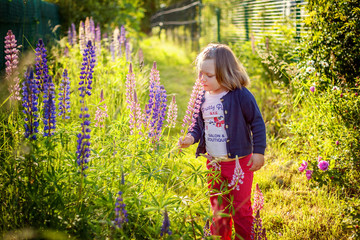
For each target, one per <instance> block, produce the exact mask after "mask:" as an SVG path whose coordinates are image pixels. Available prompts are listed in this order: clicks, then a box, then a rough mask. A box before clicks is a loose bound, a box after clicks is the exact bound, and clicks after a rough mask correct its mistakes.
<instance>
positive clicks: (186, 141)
mask: <svg viewBox="0 0 360 240" xmlns="http://www.w3.org/2000/svg"><path fill="white" fill-rule="evenodd" d="M194 141H195V139H194V137H193V136H191V135H190V134H188V135H186V136H185V137H184V138H183V139H181V138H180V139H179V146H180V148H187V147H189V146H190V145H192V144H193V143H194Z"/></svg>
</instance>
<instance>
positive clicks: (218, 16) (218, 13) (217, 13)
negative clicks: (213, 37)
mask: <svg viewBox="0 0 360 240" xmlns="http://www.w3.org/2000/svg"><path fill="white" fill-rule="evenodd" d="M215 12H216V19H217V41H218V42H221V36H220V18H221V10H220V8H216V9H215Z"/></svg>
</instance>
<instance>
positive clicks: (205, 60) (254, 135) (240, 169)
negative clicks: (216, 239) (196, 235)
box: [179, 44, 266, 240]
mask: <svg viewBox="0 0 360 240" xmlns="http://www.w3.org/2000/svg"><path fill="white" fill-rule="evenodd" d="M196 60H197V61H196V62H197V69H198V71H199V78H200V80H201V83H202V84H203V86H204V90H205V94H204V95H203V97H202V99H201V106H200V111H199V114H198V116H197V118H196V123H195V126H194V127H193V129H192V130H191V131H189V132H188V134H187V135H186V137H185V138H183V139H180V140H179V145H180V147H181V148H186V147H189V146H190V145H191V144H194V143H197V142H199V145H198V147H197V150H196V156H197V157H198V156H199V155H202V156H205V157H206V158H207V168H208V169H209V170H212V174H211V175H210V180H209V189H210V190H211V195H210V202H211V207H212V210H213V213H214V218H213V222H212V225H211V227H210V229H211V233H212V235H218V236H221V239H223V240H227V239H231V234H232V233H231V232H232V221H234V225H235V233H236V234H235V236H236V238H235V239H245V240H248V239H251V234H252V233H251V230H252V224H253V216H252V208H251V200H250V198H251V188H252V182H253V172H254V171H257V170H259V169H260V168H261V167H262V166H263V165H264V152H265V148H266V131H265V124H264V120H263V118H262V116H261V113H260V110H259V107H258V105H257V103H256V101H255V98H254V96H253V95H252V94H251V93H250V91H249V90H248V89H247V88H246V86H247V85H248V84H249V82H250V80H249V77H248V75H247V73H246V71H245V69H244V68H243V67H242V65H241V64H240V63H239V61H238V60H237V58H236V57H235V55H234V53H233V52H232V51H231V49H230V48H229V47H228V46H226V45H223V44H209V45H208V46H207V47H206V48H205V49H204V50H203V51H202V52H201V53H200V54H199V55H198V57H197V59H196ZM217 173H220V174H217ZM224 186H225V187H224ZM219 212H222V213H226V214H228V215H229V216H231V217H221V215H219V214H218V213H219ZM222 216H224V215H222Z"/></svg>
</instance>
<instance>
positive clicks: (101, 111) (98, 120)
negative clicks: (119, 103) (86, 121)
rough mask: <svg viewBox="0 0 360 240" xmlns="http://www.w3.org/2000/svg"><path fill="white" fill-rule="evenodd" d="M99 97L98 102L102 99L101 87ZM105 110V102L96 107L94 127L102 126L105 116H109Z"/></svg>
mask: <svg viewBox="0 0 360 240" xmlns="http://www.w3.org/2000/svg"><path fill="white" fill-rule="evenodd" d="M100 99H101V100H100V104H101V103H102V102H103V101H104V94H103V90H102V89H101V94H100ZM107 112H108V108H107V106H106V104H105V103H104V104H101V105H100V106H98V107H97V109H96V113H95V127H104V124H103V123H104V121H105V118H107V117H109V115H108V114H107Z"/></svg>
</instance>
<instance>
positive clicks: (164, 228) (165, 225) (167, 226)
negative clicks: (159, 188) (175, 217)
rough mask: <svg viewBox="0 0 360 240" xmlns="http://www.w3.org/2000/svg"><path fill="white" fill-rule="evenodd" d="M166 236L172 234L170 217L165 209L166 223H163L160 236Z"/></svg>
mask: <svg viewBox="0 0 360 240" xmlns="http://www.w3.org/2000/svg"><path fill="white" fill-rule="evenodd" d="M165 234H169V235H171V234H172V232H171V231H170V220H169V215H168V213H167V211H166V209H165V212H164V221H163V225H162V226H161V233H160V236H165Z"/></svg>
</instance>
